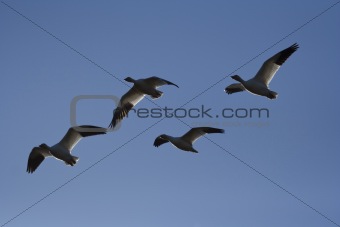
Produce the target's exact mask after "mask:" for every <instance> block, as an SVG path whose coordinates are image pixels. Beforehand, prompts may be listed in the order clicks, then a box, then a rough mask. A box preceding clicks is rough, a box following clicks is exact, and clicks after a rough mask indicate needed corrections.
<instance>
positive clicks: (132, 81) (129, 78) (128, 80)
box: [124, 76, 135, 83]
mask: <svg viewBox="0 0 340 227" xmlns="http://www.w3.org/2000/svg"><path fill="white" fill-rule="evenodd" d="M124 80H125V81H127V82H130V83H134V82H135V80H134V79H132V78H131V77H129V76H128V77H126V78H125V79H124Z"/></svg>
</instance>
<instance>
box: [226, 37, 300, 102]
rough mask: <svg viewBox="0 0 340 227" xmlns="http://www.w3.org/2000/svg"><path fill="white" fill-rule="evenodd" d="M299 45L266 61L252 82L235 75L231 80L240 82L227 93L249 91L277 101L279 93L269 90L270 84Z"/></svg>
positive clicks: (294, 45)
mask: <svg viewBox="0 0 340 227" xmlns="http://www.w3.org/2000/svg"><path fill="white" fill-rule="evenodd" d="M298 48H299V45H298V44H297V43H294V44H293V45H291V46H290V47H288V48H286V49H284V50H282V51H280V52H279V53H277V54H275V55H274V56H272V57H271V58H269V59H268V60H267V61H265V62H264V63H263V65H262V67H261V68H260V70H259V71H258V72H257V74H256V75H255V76H254V77H253V78H251V79H250V80H246V81H245V80H243V79H242V78H241V77H240V76H238V75H234V76H232V77H231V78H233V79H234V80H236V81H238V82H240V83H236V84H231V85H229V86H228V87H226V88H225V92H226V93H228V94H233V93H236V92H241V91H244V90H247V91H249V92H250V93H253V94H255V95H260V96H266V97H267V98H269V99H276V98H277V96H278V93H276V92H275V91H271V90H269V83H270V81H271V80H272V79H273V77H274V75H275V73H276V72H277V71H278V70H279V68H280V66H281V65H282V64H283V63H284V62H285V61H286V60H287V59H288V58H289V56H290V55H292V54H293V53H294V52H295V51H296V50H297V49H298Z"/></svg>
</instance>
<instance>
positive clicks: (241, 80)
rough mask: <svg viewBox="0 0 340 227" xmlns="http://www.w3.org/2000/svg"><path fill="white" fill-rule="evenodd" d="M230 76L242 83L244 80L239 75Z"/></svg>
mask: <svg viewBox="0 0 340 227" xmlns="http://www.w3.org/2000/svg"><path fill="white" fill-rule="evenodd" d="M231 78H233V79H234V80H236V81H238V82H240V83H242V82H244V80H243V79H242V78H241V77H240V76H239V75H234V76H231Z"/></svg>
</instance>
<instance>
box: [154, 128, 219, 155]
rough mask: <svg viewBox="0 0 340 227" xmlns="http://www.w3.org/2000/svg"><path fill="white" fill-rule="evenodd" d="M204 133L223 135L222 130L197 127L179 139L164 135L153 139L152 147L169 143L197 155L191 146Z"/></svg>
mask: <svg viewBox="0 0 340 227" xmlns="http://www.w3.org/2000/svg"><path fill="white" fill-rule="evenodd" d="M206 133H224V130H223V129H219V128H210V127H198V128H192V129H190V130H189V131H188V132H187V133H185V134H184V135H183V136H181V137H172V136H169V135H166V134H162V135H160V136H158V137H157V138H156V139H155V142H154V143H153V145H154V146H155V147H159V146H160V145H162V144H163V143H167V142H170V143H172V145H174V146H175V147H177V148H178V149H181V150H183V151H190V152H194V153H198V151H196V150H195V149H194V148H193V147H192V144H193V143H194V142H195V141H196V140H197V139H198V138H200V137H201V136H204V135H205V134H206Z"/></svg>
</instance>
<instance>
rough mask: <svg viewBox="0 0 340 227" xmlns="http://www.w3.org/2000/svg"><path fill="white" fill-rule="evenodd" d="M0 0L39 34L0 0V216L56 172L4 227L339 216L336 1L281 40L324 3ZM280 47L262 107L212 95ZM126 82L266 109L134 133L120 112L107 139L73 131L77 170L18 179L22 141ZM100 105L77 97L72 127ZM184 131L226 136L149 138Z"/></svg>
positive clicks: (50, 163)
mask: <svg viewBox="0 0 340 227" xmlns="http://www.w3.org/2000/svg"><path fill="white" fill-rule="evenodd" d="M4 2H5V3H6V4H8V5H10V6H11V7H13V8H14V9H15V10H17V11H18V12H20V13H21V14H22V15H24V16H25V17H27V18H28V19H29V20H31V21H33V22H35V23H36V24H38V25H39V26H40V27H41V28H44V29H45V31H43V30H42V29H41V28H39V27H37V26H36V25H34V24H33V23H32V22H30V21H28V20H27V19H25V18H23V17H22V16H20V15H19V14H18V13H16V12H14V11H13V10H12V9H10V8H9V7H8V6H6V5H5V4H4V3H3V2H1V4H0V28H1V36H0V41H1V42H0V60H1V67H0V74H1V83H0V88H1V89H0V92H1V97H2V108H1V121H0V122H1V128H2V130H1V132H0V133H1V138H2V143H1V144H2V149H1V159H0V165H1V171H0V177H1V178H0V179H1V181H2V184H1V187H0V192H1V193H0V195H1V196H0V204H1V212H0V224H2V225H3V224H5V223H6V222H8V221H9V220H10V219H12V218H13V217H15V216H16V215H18V214H19V213H21V212H22V211H24V210H25V209H27V208H28V207H30V206H32V205H33V204H35V203H36V202H37V201H39V200H41V199H42V198H43V197H44V196H46V195H48V194H49V193H51V192H53V191H54V190H55V189H57V188H59V187H60V186H62V185H64V184H65V183H66V182H68V181H69V180H71V179H73V180H72V181H70V182H69V183H67V184H66V185H65V186H63V187H62V188H60V189H59V190H57V191H55V192H54V193H53V194H51V195H50V196H48V197H47V198H46V199H44V200H42V201H40V202H39V203H38V204H36V205H34V206H33V207H31V208H30V209H29V210H27V211H26V212H24V213H22V214H21V215H20V216H18V217H17V218H15V219H14V220H13V221H11V222H9V223H8V224H7V225H6V226H24V225H25V226H33V225H34V226H61V225H64V226H65V225H66V226H71V225H77V226H80V225H82V226H93V225H98V226H120V227H134V226H148V227H156V226H157V227H158V226H162V227H173V226H176V227H182V226H183V227H188V226H193V227H205V226H214V227H219V226H336V224H337V225H339V224H340V216H339V210H340V195H339V189H340V178H339V173H340V166H339V161H340V154H339V134H340V129H339V128H340V127H339V126H340V123H339V120H338V116H339V115H340V108H339V105H338V101H339V95H338V94H337V93H336V92H337V91H338V88H339V85H340V84H339V82H340V79H339V75H338V74H339V73H338V71H337V70H338V64H339V59H340V54H339V50H340V48H339V43H338V42H339V40H340V31H339V29H338V27H339V21H340V13H339V11H340V8H339V7H340V5H339V4H338V5H336V6H335V7H333V8H332V9H330V10H329V11H327V12H325V13H324V14H322V15H321V16H319V17H318V18H316V19H315V20H313V21H311V22H310V23H308V24H307V25H306V26H304V27H302V28H301V29H300V30H297V31H296V32H295V33H293V34H291V35H290V36H288V37H286V36H287V35H288V34H290V33H291V32H292V31H294V30H295V29H297V28H298V27H300V26H301V25H303V24H305V23H306V22H308V21H309V20H310V19H312V18H313V17H315V16H317V15H318V14H320V13H321V12H322V11H324V10H325V9H327V8H328V7H330V6H331V5H333V4H334V3H336V1H322V2H313V3H310V2H309V1H301V2H296V1H291V0H289V1H277V2H275V1H260V2H257V3H254V2H252V1H217V0H214V1H189V0H188V1H100V2H96V3H95V2H92V1H72V2H66V1H62V2H60V1H59V2H48V3H47V2H46V1H34V2H31V1H29V2H28V1H4ZM48 33H50V34H48ZM51 34H53V35H54V37H53V36H51ZM284 37H286V38H285V39H283V40H282V38H284ZM280 40H282V41H280ZM61 41H63V42H64V43H62V42H61ZM278 41H280V42H279V43H277V42H278ZM295 42H298V43H299V45H300V49H299V50H298V51H297V52H296V53H294V54H293V55H292V56H291V57H290V58H289V59H288V60H287V61H286V63H285V64H284V65H283V67H282V68H281V69H280V70H279V71H278V73H277V75H276V76H275V78H274V79H273V81H272V82H271V89H272V90H274V91H276V92H278V93H279V97H278V99H277V100H274V101H273V100H269V99H267V98H264V97H259V96H253V95H250V94H248V93H245V92H244V93H238V94H233V95H227V94H225V93H224V91H223V90H224V88H225V87H226V86H227V85H229V84H230V83H233V80H232V79H231V78H229V77H227V76H228V75H229V74H231V73H232V74H238V75H241V76H242V77H243V78H251V77H252V76H253V75H254V74H255V73H256V72H257V70H258V69H259V67H260V66H261V65H262V63H263V61H265V60H266V59H267V58H269V57H271V56H272V55H274V54H275V53H277V52H278V51H281V50H282V49H284V48H286V47H288V46H290V45H291V44H293V43H295ZM275 43H277V45H275V46H274V47H272V48H271V49H269V50H268V51H266V52H265V53H263V54H262V55H260V56H259V57H257V58H256V59H254V60H253V61H251V62H249V63H248V64H246V65H244V64H245V63H247V62H248V61H249V60H251V59H252V58H254V57H255V56H257V55H258V54H260V53H261V52H263V51H264V50H266V49H267V48H269V47H271V46H272V45H273V44H275ZM65 44H67V45H68V46H66V45H65ZM74 50H76V51H77V52H78V53H77V52H75V51H74ZM79 53H81V54H79ZM85 57H86V58H85ZM89 60H91V61H92V62H90V61H89ZM243 65H244V66H243ZM241 66H243V67H241ZM239 67H241V68H239ZM235 70H236V71H235ZM234 71H235V72H234ZM127 76H131V77H133V78H145V77H149V76H159V77H162V78H165V79H167V80H170V81H172V82H174V83H176V84H178V85H179V87H180V88H179V89H178V88H176V87H172V86H165V87H162V88H161V90H162V91H163V92H164V95H163V96H162V98H160V99H158V100H155V102H156V103H157V104H158V105H160V106H162V107H164V106H168V107H172V108H177V107H180V106H182V105H183V104H185V103H186V102H187V101H189V100H191V99H192V98H194V97H196V98H195V99H194V100H192V101H191V102H190V103H188V104H187V105H186V106H185V107H186V108H189V107H192V108H195V107H200V106H201V105H204V106H206V107H208V108H211V109H212V112H213V113H217V114H218V113H220V111H221V110H222V109H223V108H234V109H237V108H245V109H250V108H267V109H268V110H269V111H270V116H269V118H266V117H263V118H249V117H247V118H236V117H235V118H229V119H223V118H212V119H210V118H199V119H190V118H183V119H181V120H182V121H183V122H185V123H186V124H183V123H182V122H181V121H179V120H177V119H175V118H171V119H164V120H162V121H161V122H159V123H158V124H156V125H154V126H153V127H151V128H149V129H148V130H146V131H145V132H143V131H144V130H145V129H146V128H148V127H150V126H151V125H153V124H154V123H156V122H157V121H158V119H152V118H145V119H141V118H138V117H137V116H136V115H133V114H131V115H130V116H129V118H128V119H126V120H125V121H123V124H122V126H121V128H120V129H119V130H117V131H116V132H114V133H110V134H108V135H105V136H96V137H91V138H87V139H84V140H82V141H81V142H80V143H79V144H78V145H77V147H76V148H75V149H74V151H73V155H75V156H78V157H80V160H79V162H78V163H77V165H76V166H74V167H68V166H65V165H64V164H63V163H62V162H59V161H56V160H53V159H47V160H45V161H44V162H43V163H42V165H41V166H40V167H39V168H38V169H37V171H36V172H35V173H34V174H32V175H30V174H27V173H26V172H25V170H26V165H27V158H28V155H29V153H30V151H31V149H32V148H33V147H34V146H37V145H39V144H41V143H43V142H45V143H47V144H49V145H53V144H55V143H57V142H58V141H59V140H60V139H61V138H62V136H63V135H64V134H65V133H66V131H67V129H68V128H69V127H70V103H71V100H72V99H73V98H74V97H76V96H78V95H115V96H117V97H120V96H121V95H122V94H124V93H125V92H126V91H127V89H128V87H127V86H126V85H124V84H123V83H121V82H120V81H119V80H122V79H124V78H125V77H127ZM223 78H224V79H223ZM117 79H119V80H117ZM221 79H223V80H222V81H221V82H219V83H217V84H215V83H216V82H218V81H220V80H221ZM212 85H214V86H212ZM211 86H212V87H211ZM209 87H211V88H210V89H209V90H206V89H207V88H209ZM205 90H206V91H205ZM203 91H205V92H204V93H202V92H203ZM201 93H202V94H201ZM137 107H140V108H142V107H143V108H153V107H155V105H154V104H153V103H151V102H149V101H147V100H143V101H142V102H141V103H139V104H138V106H137ZM113 108H114V105H113V103H112V101H110V100H82V101H80V102H79V103H78V104H77V122H78V123H79V124H93V125H99V126H103V127H105V126H107V125H108V124H109V122H110V120H111V117H112V110H113ZM188 125H189V126H196V125H205V126H214V127H219V128H224V129H225V131H226V133H225V134H222V135H219V134H212V135H208V136H207V137H208V138H209V139H210V140H212V141H214V143H216V144H217V145H216V144H214V143H213V142H211V141H209V140H208V139H205V138H202V139H200V140H198V141H197V142H196V143H195V144H194V147H195V148H196V149H197V150H198V151H199V152H200V153H199V154H192V153H188V152H184V151H180V150H177V149H175V148H174V147H173V146H171V145H170V144H164V145H162V146H161V147H159V148H155V147H153V146H152V144H153V141H154V139H155V138H156V137H157V136H158V135H160V134H163V133H167V134H170V135H174V136H176V135H181V134H183V133H184V132H186V131H187V130H188V129H189V127H188ZM141 132H143V133H142V134H140V133H141ZM139 134H140V135H139ZM137 135H138V136H137ZM136 136H137V137H136ZM134 137H135V138H134ZM132 138H134V139H132ZM131 139H132V140H131ZM222 148H223V149H222ZM112 152H113V153H112ZM228 152H230V153H231V154H232V155H230V154H229V153H228ZM104 157H106V158H105V159H103V158H104ZM235 157H237V158H235ZM102 159H103V160H102ZM99 160H102V161H100V162H99V163H98V164H96V165H94V166H93V164H94V163H96V162H97V161H99ZM244 163H247V164H248V165H250V166H251V167H252V168H253V169H251V168H249V167H248V166H247V165H245V164H244ZM91 166H92V167H91ZM89 167H91V168H90V169H88V168H89ZM254 169H255V170H256V171H258V172H260V173H261V174H262V175H260V174H258V172H256V171H255V170H254ZM85 170H86V171H85ZM84 171H85V172H84ZM79 174H80V175H79ZM78 175H79V176H78ZM75 176H78V177H76V178H74V177H75ZM268 179H270V180H271V181H273V182H275V183H276V184H278V185H280V186H281V187H282V188H283V189H284V190H283V189H282V188H280V187H278V186H277V185H275V184H274V183H273V182H271V181H269V180H268ZM288 192H290V193H292V194H293V195H294V196H296V197H297V198H299V199H301V200H302V201H303V202H305V203H306V204H308V205H309V206H310V207H312V208H314V209H315V210H317V211H318V212H320V213H322V214H323V215H325V216H326V217H327V218H329V219H330V220H332V221H333V222H335V223H332V222H331V221H330V220H327V219H326V218H325V217H323V216H322V215H320V214H318V213H317V212H315V211H314V210H313V209H311V208H310V207H308V206H306V205H305V204H303V203H302V202H301V201H299V200H297V199H296V198H294V197H292V196H291V195H290V194H289V193H288Z"/></svg>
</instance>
